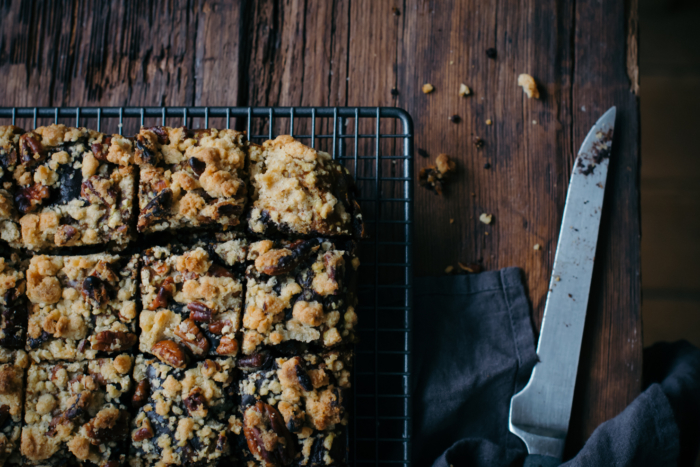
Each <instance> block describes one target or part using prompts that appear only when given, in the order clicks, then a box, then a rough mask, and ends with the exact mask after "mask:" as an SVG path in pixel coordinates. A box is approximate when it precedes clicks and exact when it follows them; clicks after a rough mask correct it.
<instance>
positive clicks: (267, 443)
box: [243, 401, 297, 467]
mask: <svg viewBox="0 0 700 467" xmlns="http://www.w3.org/2000/svg"><path fill="white" fill-rule="evenodd" d="M243 433H244V434H245V438H246V442H247V444H248V449H250V452H252V453H253V455H254V456H255V457H256V459H258V460H264V461H265V462H266V463H267V465H269V466H275V467H277V466H281V465H285V466H286V465H290V464H291V463H292V462H293V461H294V457H295V456H296V454H297V453H296V448H295V443H294V440H293V438H292V434H291V432H290V431H289V430H288V429H287V427H286V426H285V424H284V418H282V415H281V414H280V413H279V411H278V410H277V409H276V408H275V407H273V406H271V405H269V404H265V403H264V402H262V401H258V402H257V403H256V404H255V405H254V406H252V407H249V408H248V409H247V410H246V411H245V415H244V424H243ZM263 440H264V441H263ZM268 448H269V450H268Z"/></svg>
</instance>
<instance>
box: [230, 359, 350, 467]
mask: <svg viewBox="0 0 700 467" xmlns="http://www.w3.org/2000/svg"><path fill="white" fill-rule="evenodd" d="M351 359H352V354H351V353H350V352H348V351H337V350H334V351H327V352H325V353H320V354H317V353H311V352H304V353H302V354H299V355H296V356H288V357H280V358H276V359H270V358H266V359H262V360H263V361H264V360H267V361H268V362H269V363H263V365H264V366H265V368H262V369H260V370H258V371H255V372H253V373H250V374H248V375H247V376H246V377H245V378H244V379H243V380H242V381H241V383H240V394H241V411H242V412H243V432H244V434H245V438H246V441H247V444H248V449H249V451H250V453H251V454H252V457H254V458H255V460H257V461H258V462H261V463H262V465H268V466H269V465H290V464H293V465H304V466H307V467H315V466H326V465H344V464H345V456H346V447H345V427H346V425H347V422H348V416H349V413H348V411H347V409H346V405H347V401H348V395H347V394H346V393H347V391H348V390H349V388H350V371H349V370H350V364H351ZM259 360H260V359H259ZM270 360H271V361H270Z"/></svg>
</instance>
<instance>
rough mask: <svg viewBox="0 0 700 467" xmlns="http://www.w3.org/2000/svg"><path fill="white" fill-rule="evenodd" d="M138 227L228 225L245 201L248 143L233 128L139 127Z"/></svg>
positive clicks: (237, 219) (153, 229)
mask: <svg viewBox="0 0 700 467" xmlns="http://www.w3.org/2000/svg"><path fill="white" fill-rule="evenodd" d="M135 145H136V154H135V158H136V162H137V163H138V164H139V166H140V173H141V179H140V182H139V209H140V213H139V218H138V225H137V228H138V231H139V232H144V233H153V232H159V231H163V230H166V229H167V230H177V229H183V228H195V227H217V226H218V227H226V228H230V227H234V226H236V225H238V224H239V223H240V216H241V214H242V213H243V208H244V206H245V203H246V200H247V188H246V184H245V178H246V177H245V175H244V174H245V169H246V159H247V157H246V152H247V146H248V143H247V141H246V139H245V135H244V133H241V132H238V131H234V130H216V129H209V130H189V129H187V128H184V127H183V128H170V127H161V126H156V127H151V128H141V131H140V132H139V134H138V135H137V136H136V141H135Z"/></svg>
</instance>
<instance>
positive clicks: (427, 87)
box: [421, 83, 435, 94]
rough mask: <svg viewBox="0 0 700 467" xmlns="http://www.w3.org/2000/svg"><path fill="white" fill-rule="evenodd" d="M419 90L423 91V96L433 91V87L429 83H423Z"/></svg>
mask: <svg viewBox="0 0 700 467" xmlns="http://www.w3.org/2000/svg"><path fill="white" fill-rule="evenodd" d="M421 89H422V90H423V94H430V93H431V92H433V91H434V90H435V88H434V87H433V85H432V84H430V83H425V84H424V85H423V87H422V88H421Z"/></svg>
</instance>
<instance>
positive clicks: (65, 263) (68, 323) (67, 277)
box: [27, 253, 139, 361]
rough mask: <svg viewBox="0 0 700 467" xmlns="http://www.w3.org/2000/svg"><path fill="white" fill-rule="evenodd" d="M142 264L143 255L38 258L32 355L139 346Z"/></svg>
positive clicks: (77, 355) (30, 292) (32, 268)
mask: <svg viewBox="0 0 700 467" xmlns="http://www.w3.org/2000/svg"><path fill="white" fill-rule="evenodd" d="M138 267H139V264H138V256H116V255H110V254H105V253H99V254H94V255H86V256H45V255H37V256H34V257H33V258H32V259H31V260H30V262H29V267H28V269H27V297H28V299H29V302H30V306H29V324H28V329H27V337H28V338H27V350H28V351H29V354H30V356H31V357H32V359H33V360H34V361H41V360H57V359H61V360H80V359H83V358H87V359H92V358H95V357H96V356H97V353H98V352H107V353H113V352H122V351H126V350H129V349H131V348H132V347H133V346H135V345H136V341H137V336H136V318H137V301H136V292H137V290H136V288H137V280H138Z"/></svg>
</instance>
